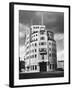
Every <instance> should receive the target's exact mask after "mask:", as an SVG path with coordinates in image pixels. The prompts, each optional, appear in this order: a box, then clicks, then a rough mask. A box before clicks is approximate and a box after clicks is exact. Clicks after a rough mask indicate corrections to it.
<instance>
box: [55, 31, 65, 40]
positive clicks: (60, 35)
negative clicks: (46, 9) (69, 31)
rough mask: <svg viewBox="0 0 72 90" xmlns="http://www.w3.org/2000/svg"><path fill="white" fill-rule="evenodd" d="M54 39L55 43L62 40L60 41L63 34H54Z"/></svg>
mask: <svg viewBox="0 0 72 90" xmlns="http://www.w3.org/2000/svg"><path fill="white" fill-rule="evenodd" d="M54 39H55V40H56V41H58V40H62V39H64V34H63V33H56V34H55V35H54Z"/></svg>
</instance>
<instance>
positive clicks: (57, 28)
mask: <svg viewBox="0 0 72 90" xmlns="http://www.w3.org/2000/svg"><path fill="white" fill-rule="evenodd" d="M41 14H43V23H44V25H45V26H46V29H53V32H54V33H57V32H61V33H62V32H63V31H64V13H63V12H48V11H30V10H29V11H24V10H20V11H19V22H20V23H22V24H26V25H27V24H28V26H30V25H31V21H32V24H37V25H39V24H41V19H42V18H41Z"/></svg>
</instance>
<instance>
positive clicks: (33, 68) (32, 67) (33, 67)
mask: <svg viewBox="0 0 72 90" xmlns="http://www.w3.org/2000/svg"><path fill="white" fill-rule="evenodd" d="M26 68H27V70H29V68H30V69H31V70H37V65H32V66H30V67H29V66H28V67H26Z"/></svg>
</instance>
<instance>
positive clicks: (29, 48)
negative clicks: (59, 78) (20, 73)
mask: <svg viewBox="0 0 72 90" xmlns="http://www.w3.org/2000/svg"><path fill="white" fill-rule="evenodd" d="M56 68H57V51H56V41H55V40H54V33H53V32H51V31H48V30H46V27H45V25H31V27H30V31H29V30H26V42H25V72H48V71H55V70H56Z"/></svg>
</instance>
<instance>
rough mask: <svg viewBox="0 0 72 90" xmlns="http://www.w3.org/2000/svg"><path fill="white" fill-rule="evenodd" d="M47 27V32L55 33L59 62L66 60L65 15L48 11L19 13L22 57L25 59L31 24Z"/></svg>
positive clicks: (22, 11)
mask: <svg viewBox="0 0 72 90" xmlns="http://www.w3.org/2000/svg"><path fill="white" fill-rule="evenodd" d="M42 15H43V24H44V25H45V26H46V30H49V31H52V32H53V33H54V39H55V40H56V45H57V60H64V13H63V12H47V11H26V10H25V11H24V10H20V11H19V42H20V43H19V45H20V57H21V58H24V48H25V47H24V43H25V32H26V29H29V28H30V26H31V24H33V25H40V24H41V23H42Z"/></svg>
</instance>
